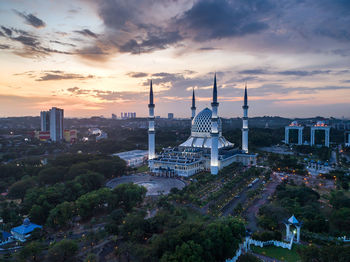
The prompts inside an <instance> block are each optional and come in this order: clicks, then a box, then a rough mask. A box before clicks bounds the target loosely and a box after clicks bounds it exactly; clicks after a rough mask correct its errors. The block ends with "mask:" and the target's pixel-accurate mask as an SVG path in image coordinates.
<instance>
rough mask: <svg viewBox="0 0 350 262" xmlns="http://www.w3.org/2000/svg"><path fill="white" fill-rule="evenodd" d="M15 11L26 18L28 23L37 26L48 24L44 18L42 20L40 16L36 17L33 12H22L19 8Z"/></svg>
mask: <svg viewBox="0 0 350 262" xmlns="http://www.w3.org/2000/svg"><path fill="white" fill-rule="evenodd" d="M14 12H15V13H16V14H17V15H19V16H20V17H22V18H24V20H25V21H26V23H27V24H28V25H31V26H33V27H35V28H42V27H45V26H46V24H45V22H44V21H43V20H41V19H40V18H38V17H36V16H35V15H33V14H26V13H24V12H23V13H21V12H19V11H17V10H14Z"/></svg>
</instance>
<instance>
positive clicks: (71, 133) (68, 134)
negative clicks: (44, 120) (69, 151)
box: [63, 129, 78, 143]
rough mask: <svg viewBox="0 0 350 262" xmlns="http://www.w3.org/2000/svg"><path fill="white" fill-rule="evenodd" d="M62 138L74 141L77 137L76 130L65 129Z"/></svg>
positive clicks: (69, 141) (70, 141)
mask: <svg viewBox="0 0 350 262" xmlns="http://www.w3.org/2000/svg"><path fill="white" fill-rule="evenodd" d="M63 137H64V140H65V141H66V142H68V143H74V142H76V141H77V139H78V131H77V130H75V129H73V130H68V129H65V130H64V133H63Z"/></svg>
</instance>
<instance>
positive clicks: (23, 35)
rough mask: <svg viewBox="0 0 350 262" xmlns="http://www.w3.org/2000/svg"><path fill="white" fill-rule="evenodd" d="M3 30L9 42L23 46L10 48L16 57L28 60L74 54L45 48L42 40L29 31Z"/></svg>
mask: <svg viewBox="0 0 350 262" xmlns="http://www.w3.org/2000/svg"><path fill="white" fill-rule="evenodd" d="M1 28H2V30H3V31H4V32H5V34H6V35H5V37H6V39H7V40H9V41H11V42H13V43H20V44H22V47H21V48H18V47H17V46H16V45H11V46H9V49H10V50H12V52H13V53H14V54H16V55H19V56H22V57H26V58H33V57H35V58H37V57H44V56H48V55H50V54H51V53H58V54H67V55H71V54H73V52H70V51H62V50H57V49H52V48H50V47H45V46H43V45H42V43H41V39H40V38H39V37H38V36H35V35H33V34H31V33H29V32H27V31H24V30H21V29H17V28H11V29H10V28H7V27H4V26H2V27H1Z"/></svg>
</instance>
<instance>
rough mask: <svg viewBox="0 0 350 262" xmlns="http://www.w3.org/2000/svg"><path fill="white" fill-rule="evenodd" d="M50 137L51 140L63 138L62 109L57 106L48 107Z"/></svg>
mask: <svg viewBox="0 0 350 262" xmlns="http://www.w3.org/2000/svg"><path fill="white" fill-rule="evenodd" d="M50 138H51V140H52V141H61V140H62V139H63V109H60V108H57V107H53V108H51V109H50Z"/></svg>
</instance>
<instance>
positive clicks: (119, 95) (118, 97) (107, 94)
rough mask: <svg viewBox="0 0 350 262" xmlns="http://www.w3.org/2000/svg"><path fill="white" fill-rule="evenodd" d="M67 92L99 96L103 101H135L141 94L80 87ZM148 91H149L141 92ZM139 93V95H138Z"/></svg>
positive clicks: (77, 94) (76, 94) (69, 89)
mask: <svg viewBox="0 0 350 262" xmlns="http://www.w3.org/2000/svg"><path fill="white" fill-rule="evenodd" d="M66 91H67V92H69V93H71V94H73V95H75V96H80V95H83V96H89V97H94V98H98V99H99V100H101V101H107V102H116V101H117V102H125V101H135V100H137V99H138V98H139V97H143V96H140V92H137V93H135V92H128V91H122V92H116V91H110V90H98V89H82V88H79V87H76V86H75V87H71V88H67V89H66ZM142 93H145V94H146V93H147V92H141V94H142ZM136 94H137V95H136Z"/></svg>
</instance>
